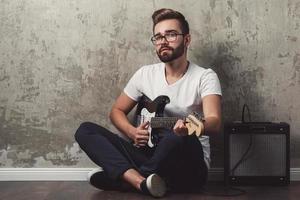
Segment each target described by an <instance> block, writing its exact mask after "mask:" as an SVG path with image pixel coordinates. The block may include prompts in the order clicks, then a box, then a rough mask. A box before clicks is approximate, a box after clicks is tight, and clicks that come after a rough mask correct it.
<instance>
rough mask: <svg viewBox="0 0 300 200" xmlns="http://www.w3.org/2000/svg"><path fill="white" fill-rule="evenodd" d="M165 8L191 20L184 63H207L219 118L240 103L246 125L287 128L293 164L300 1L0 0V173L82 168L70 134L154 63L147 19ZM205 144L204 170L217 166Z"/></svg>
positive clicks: (299, 158) (236, 111)
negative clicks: (218, 96) (247, 113)
mask: <svg viewBox="0 0 300 200" xmlns="http://www.w3.org/2000/svg"><path fill="white" fill-rule="evenodd" d="M161 7H171V8H174V9H177V10H179V11H181V12H183V13H184V14H185V16H186V17H187V19H188V20H189V22H190V26H191V34H192V45H191V46H190V51H189V57H190V60H191V61H193V62H196V63H198V64H200V65H202V66H205V67H207V66H211V67H212V68H213V69H214V70H215V71H216V72H217V73H218V75H219V77H220V79H221V84H222V88H223V94H224V96H223V115H224V121H230V120H239V119H240V118H241V108H242V106H243V104H244V103H247V104H248V105H249V106H250V108H251V112H252V118H253V119H254V120H268V121H285V122H288V123H290V124H291V158H292V159H291V164H292V167H300V133H299V132H298V130H299V129H300V123H299V121H300V113H299V110H300V101H299V99H298V98H299V97H300V89H299V86H300V37H299V36H300V1H299V0H252V1H241V0H228V1H225V0H210V1H209V0H202V1H199V0H187V1H181V0H173V1H154V0H153V1H146V0H144V1H142V0H139V1H138V0H136V1H134V0H113V1H112V0H86V1H80V0H52V1H49V0H2V1H1V2H0V36H1V41H0V167H65V166H68V167H70V166H71V167H91V166H93V164H92V163H91V162H90V161H89V159H88V158H87V157H86V156H85V155H84V153H82V152H81V151H80V150H79V147H78V145H77V144H76V143H75V141H74V138H73V134H74V132H75V130H76V128H77V127H78V126H79V124H80V123H81V122H83V121H94V122H97V123H100V124H102V125H104V126H106V127H108V128H112V126H111V125H110V124H109V121H108V118H107V115H108V112H109V110H110V107H111V105H112V103H113V101H114V99H115V98H116V97H117V96H118V94H119V93H120V92H121V91H122V88H123V87H124V85H125V83H126V82H127V81H128V79H129V78H130V76H131V75H132V74H133V73H134V71H135V70H137V69H138V68H139V67H140V66H141V65H143V64H149V63H154V62H157V61H158V60H157V58H156V55H155V52H154V50H153V47H152V45H151V43H150V41H149V38H150V37H151V27H152V23H151V14H152V12H153V11H154V10H156V9H158V8H161ZM222 140H223V139H222V135H219V136H216V137H213V138H212V146H213V166H215V167H220V166H222V162H223V158H222V157H223V141H222Z"/></svg>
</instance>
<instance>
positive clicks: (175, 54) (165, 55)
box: [156, 42, 184, 63]
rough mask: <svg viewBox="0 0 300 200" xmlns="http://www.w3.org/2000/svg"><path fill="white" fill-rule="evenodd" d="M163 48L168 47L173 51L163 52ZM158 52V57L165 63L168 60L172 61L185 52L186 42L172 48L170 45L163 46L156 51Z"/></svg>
mask: <svg viewBox="0 0 300 200" xmlns="http://www.w3.org/2000/svg"><path fill="white" fill-rule="evenodd" d="M162 49H164V50H165V49H168V50H170V51H171V53H169V52H163V51H162ZM156 54H157V56H158V58H159V59H160V60H161V62H163V63H167V62H172V61H173V60H175V59H177V58H179V57H180V56H182V55H183V54H184V43H183V42H182V43H181V44H180V45H179V46H178V47H177V48H175V49H174V48H172V47H169V46H166V45H165V46H162V47H161V48H160V49H159V50H158V51H156Z"/></svg>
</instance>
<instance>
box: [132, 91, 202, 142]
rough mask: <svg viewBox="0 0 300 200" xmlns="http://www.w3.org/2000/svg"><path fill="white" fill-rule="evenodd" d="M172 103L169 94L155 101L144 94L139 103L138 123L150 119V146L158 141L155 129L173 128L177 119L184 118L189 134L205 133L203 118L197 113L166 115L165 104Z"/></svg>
mask: <svg viewBox="0 0 300 200" xmlns="http://www.w3.org/2000/svg"><path fill="white" fill-rule="evenodd" d="M168 103H170V99H169V97H168V96H164V95H161V96H158V97H156V98H155V99H154V100H153V101H152V100H151V99H149V98H148V97H147V96H143V97H142V98H141V100H140V101H139V103H138V106H137V110H136V116H137V119H136V121H137V124H138V125H140V124H142V123H144V122H146V121H149V127H148V132H149V140H148V146H149V147H151V148H152V147H154V146H156V145H157V143H158V137H157V135H155V130H157V129H159V128H169V129H172V128H173V127H174V125H175V124H176V122H177V120H179V119H182V120H183V121H184V122H185V125H186V127H187V129H188V135H192V134H196V135H197V136H198V137H199V136H200V135H201V134H202V133H203V131H204V126H203V121H204V119H203V118H200V117H199V116H198V115H197V114H196V113H193V114H189V115H188V116H187V117H185V118H180V117H164V116H163V112H164V109H165V106H166V105H167V104H168Z"/></svg>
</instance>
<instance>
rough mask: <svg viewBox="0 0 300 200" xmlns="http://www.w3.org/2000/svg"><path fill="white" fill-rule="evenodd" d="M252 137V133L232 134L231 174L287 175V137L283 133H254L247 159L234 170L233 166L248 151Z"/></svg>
mask: <svg viewBox="0 0 300 200" xmlns="http://www.w3.org/2000/svg"><path fill="white" fill-rule="evenodd" d="M250 138H251V134H250V133H249V134H230V136H229V144H230V145H229V154H230V156H229V157H230V162H229V163H230V175H231V176H285V173H286V137H285V135H283V134H271V133H268V134H252V147H251V148H250V150H249V152H248V154H247V156H246V160H244V161H243V162H242V163H241V164H240V165H239V166H238V167H237V168H236V169H235V170H234V171H232V168H233V167H234V166H235V165H236V163H237V162H238V161H239V160H240V159H241V157H242V156H243V154H244V153H245V152H246V150H247V148H248V146H249V143H250Z"/></svg>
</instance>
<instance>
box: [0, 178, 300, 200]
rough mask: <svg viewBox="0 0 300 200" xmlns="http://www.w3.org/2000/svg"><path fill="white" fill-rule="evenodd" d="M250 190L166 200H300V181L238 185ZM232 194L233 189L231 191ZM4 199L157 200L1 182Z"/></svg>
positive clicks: (69, 185) (84, 187) (212, 187)
mask: <svg viewBox="0 0 300 200" xmlns="http://www.w3.org/2000/svg"><path fill="white" fill-rule="evenodd" d="M238 188H240V189H243V190H245V191H246V193H245V194H244V195H241V196H236V197H222V196H212V195H211V194H210V195H209V194H206V193H198V194H168V195H167V196H166V197H164V198H162V199H172V200H179V199H180V200H181V199H184V200H196V199H197V200H215V199H216V200H218V199H228V200H231V199H234V200H246V199H251V200H256V199H257V200H261V199H263V200H269V199H272V200H277V199H278V200H279V199H280V200H281V199H291V200H296V199H297V200H298V199H299V196H300V182H292V183H291V184H290V185H289V186H247V187H245V186H243V187H238ZM222 189H224V188H223V187H222V185H220V184H211V183H209V184H208V186H207V190H208V192H210V193H213V194H214V195H216V194H218V193H219V192H220V191H221V193H222V194H226V193H225V191H223V190H222ZM231 194H232V191H231ZM0 199H1V200H6V199H9V200H25V199H26V200H28V199H39V200H68V199H71V200H77V199H78V200H100V199H101V200H102V199H109V200H122V199H130V200H137V199H146V200H147V199H153V198H152V197H149V196H144V195H142V194H139V193H137V192H118V191H101V190H98V189H96V188H94V187H92V186H90V185H89V184H88V183H87V182H83V181H78V182H71V181H70V182H69V181H68V182H63V181H61V182H55V181H51V182H38V181H30V182H28V181H27V182H7V181H2V182H0Z"/></svg>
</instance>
